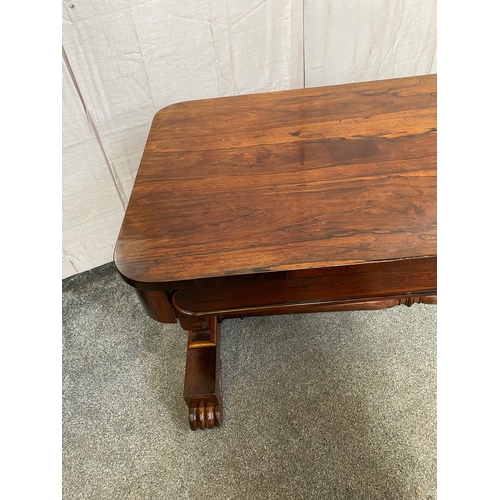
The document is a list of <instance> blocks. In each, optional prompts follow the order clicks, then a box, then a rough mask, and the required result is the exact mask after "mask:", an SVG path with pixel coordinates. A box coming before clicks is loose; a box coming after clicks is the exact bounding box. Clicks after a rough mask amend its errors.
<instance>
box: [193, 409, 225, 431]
mask: <svg viewBox="0 0 500 500" xmlns="http://www.w3.org/2000/svg"><path fill="white" fill-rule="evenodd" d="M221 425H222V408H221V407H220V406H218V405H217V406H204V405H200V406H198V407H196V408H189V427H190V428H191V430H193V431H195V430H197V429H202V430H203V429H213V428H214V427H220V426H221Z"/></svg>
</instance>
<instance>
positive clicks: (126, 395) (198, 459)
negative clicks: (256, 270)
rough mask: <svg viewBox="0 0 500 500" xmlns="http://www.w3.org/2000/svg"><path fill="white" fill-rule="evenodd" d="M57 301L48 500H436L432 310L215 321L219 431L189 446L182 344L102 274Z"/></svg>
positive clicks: (76, 283)
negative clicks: (58, 398) (56, 475)
mask: <svg viewBox="0 0 500 500" xmlns="http://www.w3.org/2000/svg"><path fill="white" fill-rule="evenodd" d="M62 300H63V498H64V499H66V500H70V499H97V500H106V499H113V500H114V499H155V500H156V499H204V500H208V499H251V500H253V499H316V498H317V499H370V500H372V499H373V500H374V499H385V500H388V499H398V500H401V499H403V500H404V499H416V498H420V499H426V500H430V499H434V498H436V313H437V307H436V306H433V305H420V304H417V305H413V306H412V307H410V308H408V307H406V306H399V307H395V308H392V309H388V310H383V311H363V312H337V313H318V314H302V315H295V316H291V315H290V316H275V317H264V318H246V319H244V320H239V319H238V320H228V321H225V322H224V323H223V324H222V333H221V359H222V361H221V366H222V389H223V396H224V413H225V422H224V426H223V427H222V428H220V429H213V430H210V431H196V432H192V431H191V430H190V429H189V426H188V422H187V408H186V406H185V403H184V401H183V398H182V393H183V383H184V365H185V353H186V341H187V334H186V332H184V331H183V330H182V329H181V328H180V326H178V325H166V324H161V323H157V322H155V321H153V320H151V319H150V318H149V317H148V316H146V315H145V313H143V312H142V309H141V306H140V304H139V302H138V300H137V298H136V296H135V293H134V291H133V290H132V288H130V287H129V286H128V285H126V284H125V283H124V282H123V281H121V279H120V278H119V277H118V275H117V274H116V272H115V270H114V267H113V265H112V264H106V265H105V266H101V267H99V268H96V269H93V270H92V271H88V272H86V273H82V274H80V275H76V276H73V277H71V278H68V279H66V280H63V294H62Z"/></svg>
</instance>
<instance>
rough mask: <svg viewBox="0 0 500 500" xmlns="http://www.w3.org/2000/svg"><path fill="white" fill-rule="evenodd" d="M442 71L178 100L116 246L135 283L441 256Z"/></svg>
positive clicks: (159, 118) (158, 120)
mask: <svg viewBox="0 0 500 500" xmlns="http://www.w3.org/2000/svg"><path fill="white" fill-rule="evenodd" d="M436 184H437V182H436V75H425V76H416V77H408V78H399V79H389V80H380V81H374V82H363V83H354V84H345V85H334V86H327V87H317V88H308V89H299V90H289V91H278V92H269V93H262V94H253V95H244V96H233V97H223V98H214V99H205V100H198V101H189V102H182V103H177V104H173V105H171V106H168V107H166V108H164V109H162V110H160V111H159V112H158V113H157V114H156V115H155V117H154V119H153V122H152V125H151V129H150V133H149V136H148V139H147V143H146V146H145V150H144V154H143V157H142V160H141V163H140V166H139V170H138V173H137V177H136V181H135V184H134V187H133V190H132V194H131V197H130V200H129V204H128V207H127V210H126V213H125V217H124V220H123V224H122V227H121V230H120V234H119V237H118V241H117V244H116V248H115V264H116V266H117V269H118V271H119V272H120V273H121V274H122V275H123V276H124V278H126V279H127V281H129V282H132V283H134V282H137V283H141V282H142V283H169V282H174V281H183V280H193V279H202V278H210V277H221V276H230V275H248V274H255V273H263V272H269V271H283V270H294V269H309V268H317V267H331V266H342V265H347V264H354V263H368V262H379V261H388V260H399V259H411V258H417V257H426V256H435V255H436V254H437V249H436V223H437V217H436V203H437V200H436Z"/></svg>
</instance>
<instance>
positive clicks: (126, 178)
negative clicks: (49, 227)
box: [62, 0, 436, 278]
mask: <svg viewBox="0 0 500 500" xmlns="http://www.w3.org/2000/svg"><path fill="white" fill-rule="evenodd" d="M435 2H436V0H426V1H424V2H423V3H422V2H421V1H418V0H398V1H396V0H349V1H348V0H264V1H263V0H191V1H188V2H178V1H174V0H114V1H113V2H102V1H101V0H85V1H82V0H64V2H63V71H62V76H63V85H62V88H63V156H62V158H63V202H62V203H63V205H62V208H63V228H62V231H63V278H64V277H68V276H71V275H73V274H75V273H78V272H83V271H86V270H88V269H91V268H93V267H96V266H99V265H101V264H105V263H106V262H110V261H111V260H112V258H113V248H114V244H115V241H116V237H117V235H118V231H119V229H120V224H121V220H122V217H123V214H124V210H125V207H126V204H127V200H128V197H129V195H130V191H131V189H132V185H133V181H134V178H135V174H136V172H137V168H138V166H139V162H140V158H141V155H142V150H143V147H144V143H145V141H146V137H147V134H148V131H149V127H150V124H151V120H152V118H153V115H154V114H155V113H156V111H158V110H159V109H161V108H163V107H165V106H167V105H169V104H172V103H174V102H179V101H185V100H190V99H201V98H207V97H217V96H224V95H233V94H248V93H255V92H267V91H272V90H283V89H290V88H300V87H303V86H304V85H305V86H308V87H311V86H319V85H330V84H336V83H344V82H348V81H362V80H375V79H382V78H391V77H396V76H410V75H416V74H425V73H433V72H435V71H436V58H435V54H436V4H435ZM304 52H305V61H304V58H303V54H304Z"/></svg>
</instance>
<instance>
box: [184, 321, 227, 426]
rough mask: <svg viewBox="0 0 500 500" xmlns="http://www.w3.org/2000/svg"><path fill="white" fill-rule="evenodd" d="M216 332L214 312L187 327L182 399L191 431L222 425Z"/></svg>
mask: <svg viewBox="0 0 500 500" xmlns="http://www.w3.org/2000/svg"><path fill="white" fill-rule="evenodd" d="M219 334H220V325H219V322H218V320H217V316H211V317H209V318H208V319H207V320H204V319H202V320H201V321H200V326H199V327H198V328H195V329H190V330H189V340H188V348H187V355H186V374H185V380H184V399H185V401H186V404H187V406H188V408H189V426H190V427H191V429H192V430H193V431H195V430H196V429H211V428H213V427H219V426H221V425H222V419H223V413H222V392H221V385H220V341H219V337H220V335H219Z"/></svg>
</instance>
